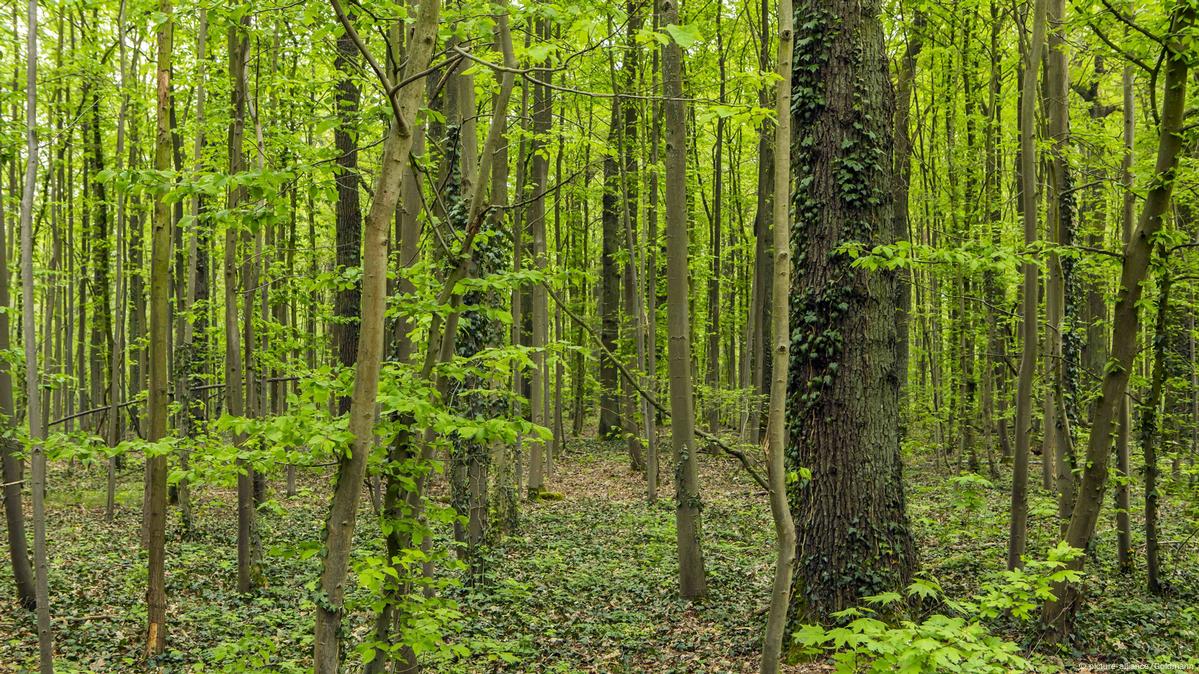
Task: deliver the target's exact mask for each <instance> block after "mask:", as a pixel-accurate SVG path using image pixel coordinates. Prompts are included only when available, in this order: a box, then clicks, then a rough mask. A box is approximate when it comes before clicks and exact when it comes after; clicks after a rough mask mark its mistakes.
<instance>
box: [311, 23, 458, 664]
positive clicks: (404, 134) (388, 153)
mask: <svg viewBox="0 0 1199 674" xmlns="http://www.w3.org/2000/svg"><path fill="white" fill-rule="evenodd" d="M333 5H334V9H335V10H336V11H337V13H338V15H339V19H341V20H342V23H343V28H345V30H346V31H347V32H349V31H351V30H352V24H350V23H349V20H348V19H345V18H343V17H344V12H343V11H342V10H341V5H340V3H339V2H338V1H337V0H333ZM440 12H441V3H440V0H420V4H419V7H418V10H417V17H416V22H415V24H414V25H413V28H412V33H411V41H410V42H409V50H408V63H407V64H406V65H405V67H404V70H403V75H404V79H403V80H401V81H407V80H409V79H412V80H414V81H415V82H419V81H420V80H421V79H422V78H421V77H420V76H418V74H423V71H424V70H425V69H426V67H427V66H428V64H429V60H430V59H431V57H432V53H433V46H434V43H435V42H436V40H437V27H438V25H439V15H440ZM390 88H391V87H390V84H389V85H388V89H390ZM421 94H422V91H421V89H420V88H419V87H416V86H413V85H412V82H409V84H408V86H406V87H404V88H401V89H399V90H398V91H396V92H395V93H394V94H389V95H390V96H391V97H392V98H391V103H392V109H393V113H392V114H393V115H394V118H393V119H392V120H391V128H390V129H389V131H388V133H387V139H386V141H385V144H384V148H383V164H382V170H381V171H380V173H379V176H378V179H377V180H376V182H375V190H374V192H375V197H374V200H373V201H372V202H371V207H370V212H369V213H368V214H367V218H366V227H365V235H364V241H365V245H366V251H367V254H366V255H365V256H363V268H362V298H361V313H360V320H359V335H358V353H357V358H356V363H357V366H356V376H355V378H354V393H353V396H352V397H351V398H350V411H349V414H350V424H349V431H350V433H351V434H352V436H353V440H352V441H351V445H350V450H349V452H348V453H346V454H342V455H341V457H340V458H339V460H338V464H337V478H336V484H335V487H334V491H333V499H332V501H331V503H330V504H329V517H328V518H327V519H326V520H325V533H324V542H323V548H324V557H323V559H322V563H321V575H320V586H319V588H320V592H321V596H320V600H319V601H318V602H317V609H316V637H315V640H314V654H313V658H314V661H315V669H316V672H317V673H318V674H334V673H335V672H337V671H339V670H340V656H339V653H340V644H339V641H338V630H339V627H340V625H341V617H342V615H341V613H342V600H343V597H344V594H345V587H344V582H345V577H346V572H347V571H348V570H349V560H350V547H351V543H352V541H353V537H354V525H355V521H356V520H357V517H358V497H359V494H360V492H361V485H362V480H363V477H364V476H365V475H366V459H367V454H368V452H369V451H370V448H371V445H372V444H374V427H375V397H376V395H377V393H378V390H379V368H380V366H381V364H382V360H383V336H384V324H383V314H384V309H385V306H386V300H387V245H388V240H389V238H390V233H391V223H392V220H393V219H394V217H395V210H396V204H397V203H398V201H399V198H400V188H401V182H402V179H403V176H404V172H405V169H406V166H407V160H408V152H409V150H411V149H412V140H413V128H414V126H413V125H414V123H415V118H416V110H417V107H418V105H419V104H420V101H421V99H422V95H421Z"/></svg>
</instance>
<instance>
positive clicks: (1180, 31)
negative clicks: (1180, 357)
mask: <svg viewBox="0 0 1199 674" xmlns="http://www.w3.org/2000/svg"><path fill="white" fill-rule="evenodd" d="M1194 24H1195V10H1194V8H1192V7H1190V6H1189V5H1179V6H1178V7H1177V8H1175V10H1174V21H1172V25H1173V26H1174V27H1175V30H1176V31H1177V33H1176V34H1177V35H1186V34H1187V32H1188V31H1189V30H1191V29H1192V27H1193V26H1194ZM1165 45H1166V46H1164V47H1163V49H1166V53H1165V54H1164V55H1163V56H1164V60H1165V68H1166V72H1165V89H1164V92H1165V93H1164V96H1163V99H1162V112H1161V126H1160V129H1161V131H1160V136H1159V138H1158V147H1157V160H1156V163H1155V166H1154V172H1153V178H1152V181H1151V182H1150V185H1149V191H1148V194H1147V195H1146V197H1145V205H1144V206H1143V207H1142V210H1141V216H1140V219H1139V220H1138V222H1137V227H1136V230H1135V231H1134V232H1133V233H1132V236H1131V237H1130V238H1129V242H1128V244H1127V245H1126V246H1125V247H1124V260H1123V264H1122V265H1121V271H1120V289H1119V292H1118V294H1117V296H1116V308H1115V312H1114V314H1113V319H1112V339H1111V345H1112V356H1111V359H1110V360H1109V366H1108V367H1107V368H1106V369H1105V373H1104V377H1103V388H1102V390H1101V393H1100V397H1099V399H1098V400H1097V401H1096V404H1095V415H1094V416H1095V418H1094V421H1093V423H1092V426H1091V435H1090V440H1089V442H1088V445H1087V453H1086V457H1085V462H1084V464H1083V465H1084V466H1085V468H1084V470H1083V474H1082V483H1081V486H1080V487H1079V490H1078V498H1077V500H1076V502H1075V505H1074V512H1073V514H1072V515H1071V517H1070V526H1069V528H1068V529H1067V531H1066V542H1067V543H1068V544H1069V545H1071V546H1072V547H1075V548H1079V549H1082V550H1085V549H1086V548H1087V546H1088V545H1089V544H1090V542H1091V537H1092V536H1093V535H1094V533H1095V523H1096V521H1097V520H1098V518H1099V510H1100V508H1101V506H1102V503H1103V493H1104V490H1105V489H1106V487H1107V482H1108V470H1107V462H1108V458H1109V456H1110V454H1111V443H1112V432H1113V431H1114V426H1115V425H1116V421H1117V420H1116V417H1117V413H1118V412H1119V409H1120V406H1121V404H1122V400H1123V399H1124V397H1125V394H1126V393H1127V390H1128V377H1129V373H1130V372H1131V371H1132V366H1133V359H1134V358H1135V356H1136V335H1137V331H1138V329H1139V327H1140V316H1139V314H1138V310H1137V304H1138V303H1139V301H1140V299H1141V283H1142V282H1143V281H1144V280H1145V276H1146V273H1147V272H1148V269H1149V258H1150V256H1151V254H1152V246H1153V239H1154V237H1155V236H1156V235H1157V233H1158V232H1159V231H1160V230H1161V227H1162V221H1163V216H1164V215H1165V213H1166V209H1167V206H1168V205H1169V203H1170V194H1171V192H1172V190H1173V187H1174V174H1175V172H1176V169H1177V167H1178V154H1179V150H1180V148H1181V146H1182V135H1181V132H1180V129H1181V128H1182V122H1183V108H1184V104H1185V102H1186V88H1187V70H1188V57H1187V53H1186V52H1185V51H1183V50H1180V49H1179V48H1178V47H1176V46H1175V43H1174V42H1173V38H1171V39H1170V40H1167V41H1166V42H1165ZM1085 561H1086V557H1085V556H1082V555H1080V556H1079V557H1078V558H1076V559H1075V560H1073V561H1072V562H1071V563H1070V566H1071V567H1072V568H1074V569H1081V568H1082V566H1083V564H1084V563H1085ZM1053 593H1054V596H1055V597H1056V599H1055V600H1053V601H1049V602H1047V603H1046V604H1045V606H1044V609H1043V610H1042V613H1041V621H1042V624H1043V625H1044V626H1045V628H1046V632H1047V637H1048V638H1049V639H1050V640H1051V641H1054V640H1060V639H1062V638H1064V637H1066V636H1068V635H1069V633H1070V631H1071V629H1072V626H1073V625H1072V623H1073V615H1074V611H1075V610H1076V608H1077V605H1078V599H1079V588H1078V587H1077V585H1074V584H1070V583H1065V582H1059V583H1056V584H1055V585H1054V587H1053Z"/></svg>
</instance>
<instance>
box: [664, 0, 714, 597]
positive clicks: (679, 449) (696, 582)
mask: <svg viewBox="0 0 1199 674" xmlns="http://www.w3.org/2000/svg"><path fill="white" fill-rule="evenodd" d="M658 7H659V11H660V13H661V15H660V17H659V20H658V24H659V25H666V26H669V25H672V24H675V25H677V24H678V23H679V8H678V4H677V3H676V0H660V2H659V5H658ZM682 73H683V49H682V47H680V46H679V44H678V43H677V42H675V41H673V40H671V41H669V42H668V43H667V44H665V45H663V46H662V91H663V94H664V95H665V96H666V100H664V101H663V102H662V110H663V116H664V118H665V122H666V166H665V169H666V298H667V301H666V311H667V320H668V322H669V325H668V326H667V327H668V333H669V337H670V343H669V349H668V357H669V360H670V418H671V424H670V428H671V436H672V446H673V450H674V461H675V500H676V502H677V508H676V510H675V525H676V529H677V546H678V555H679V593H680V594H681V595H682V596H683V598H685V599H696V598H698V597H702V596H703V595H704V593H705V592H706V590H707V581H706V578H705V573H704V556H703V549H702V547H701V544H700V541H701V531H702V519H701V502H700V487H699V469H698V464H699V461H698V458H697V456H696V454H697V453H698V450H699V448H698V447H697V446H696V444H695V406H694V402H693V400H692V393H691V381H692V380H691V337H692V336H691V316H690V313H691V312H690V301H689V296H690V294H691V292H690V287H689V284H688V279H687V249H688V241H689V238H690V237H689V234H688V231H687V229H688V227H687V220H688V217H687V213H688V211H687V194H686V190H687V121H686V114H685V113H686V111H685V109H684V105H683V100H682V97H683V78H682Z"/></svg>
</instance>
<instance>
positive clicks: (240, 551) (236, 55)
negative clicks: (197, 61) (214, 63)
mask: <svg viewBox="0 0 1199 674" xmlns="http://www.w3.org/2000/svg"><path fill="white" fill-rule="evenodd" d="M249 21H250V17H249V15H248V14H246V16H245V17H244V18H243V19H242V21H241V22H239V23H235V24H231V25H230V26H229V31H228V44H229V81H230V109H231V113H230V120H229V174H230V175H234V176H235V175H238V174H240V173H242V172H244V171H245V151H244V150H243V148H242V142H243V140H244V137H245V123H246V98H247V92H246V60H247V56H248V54H249V48H250V43H249V36H248V34H247V31H248V29H249ZM246 195H247V189H246V187H245V186H243V185H238V186H235V187H233V188H232V189H231V190H230V191H229V210H230V211H236V210H237V209H239V208H242V204H243V202H244V201H245V199H246ZM243 239H245V236H244V235H243V233H242V232H241V231H239V228H238V226H237V225H236V224H234V221H231V222H230V223H229V224H228V225H227V226H226V230H225V259H224V276H225V406H226V409H225V411H226V412H227V413H228V414H230V415H232V416H235V417H241V416H244V415H245V414H246V400H245V393H246V387H245V364H244V363H243V361H242V335H241V321H240V320H239V315H238V311H239V310H238V296H239V295H242V293H241V292H239V290H241V289H243V288H246V287H250V286H249V285H247V284H248V279H246V278H245V274H246V271H247V269H248V267H247V265H242V269H241V273H239V270H238V266H239V265H238V262H239V255H241V254H245V251H244V250H242V249H241V243H242V241H243ZM250 297H251V295H250V294H246V295H245V300H246V301H245V306H244V308H243V310H244V311H245V312H246V314H247V316H248V315H250V314H251V313H252V311H253V309H252V307H253V304H252V302H251V301H250ZM234 442H235V444H236V445H237V446H238V447H241V446H243V445H244V443H245V438H244V437H243V436H242V435H240V434H238V435H237V437H235V438H234ZM254 525H255V507H254V469H253V466H251V465H250V464H249V462H247V461H245V460H240V459H239V460H238V475H237V588H238V591H239V592H249V591H250V590H251V589H253V588H254V587H256V586H257V585H258V568H257V560H256V559H255V558H254V547H255V546H254V545H253V539H254Z"/></svg>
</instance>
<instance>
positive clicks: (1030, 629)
mask: <svg viewBox="0 0 1199 674" xmlns="http://www.w3.org/2000/svg"><path fill="white" fill-rule="evenodd" d="M567 452H568V454H567V456H566V457H564V458H562V459H560V460H559V461H557V464H556V468H555V472H554V473H553V474H552V475H551V476H550V477H549V479H548V480H547V488H548V489H551V490H553V491H554V492H559V493H561V494H562V495H563V497H564V498H563V499H562V500H538V501H537V502H535V503H527V502H526V503H522V511H521V521H520V529H519V531H518V532H517V533H516V534H514V535H512V536H509V537H508V538H507V539H505V540H504V541H502V542H500V543H498V544H496V545H493V546H491V547H489V548H487V549H486V551H485V553H484V554H485V562H484V566H483V582H482V583H480V584H478V585H476V586H474V587H466V586H464V585H463V584H462V583H460V582H457V580H458V579H459V577H460V575H461V572H460V571H447V572H444V573H449V574H451V575H452V576H453V578H450V580H454V581H455V583H454V584H453V585H452V586H451V588H450V589H449V590H448V591H447V593H446V596H447V598H448V599H451V600H453V602H454V606H453V607H452V610H453V611H456V612H460V615H457V614H455V617H453V618H452V619H450V620H449V621H448V624H449V625H450V627H451V628H452V630H453V632H452V634H453V636H452V637H451V642H450V643H451V645H452V646H453V647H454V648H452V649H450V650H447V651H444V652H440V654H438V655H436V656H434V655H426V656H424V657H425V659H426V662H427V664H428V665H429V666H428V671H430V672H439V673H440V672H445V673H446V674H456V673H467V672H471V673H473V672H491V671H510V672H559V673H566V672H595V671H600V672H655V673H662V674H671V673H678V674H682V673H684V672H687V673H690V672H712V673H716V672H751V671H756V661H757V655H758V649H759V647H760V640H761V634H762V629H763V626H764V623H765V605H766V600H767V596H768V593H769V586H770V577H771V572H772V562H773V555H774V550H773V530H772V525H771V520H770V513H769V507H768V504H767V502H766V499H765V497H764V495H763V494H761V492H760V491H759V490H758V489H757V488H756V486H755V485H753V483H752V481H751V480H750V479H749V478H748V477H747V476H745V475H744V473H742V472H741V471H740V470H739V468H738V467H737V466H736V465H735V463H733V462H731V461H729V460H728V459H727V458H725V457H719V456H711V455H706V454H705V455H702V456H701V483H702V484H704V485H705V492H704V508H703V517H704V522H703V535H704V555H705V561H706V567H707V572H708V595H707V596H706V597H705V598H704V599H703V600H701V601H698V602H694V603H692V602H686V601H681V600H679V599H678V598H677V596H676V588H677V572H678V566H677V562H676V561H675V559H674V551H675V529H674V505H673V502H672V500H671V495H672V492H671V490H670V486H669V484H668V482H669V476H670V475H671V473H670V471H669V470H668V467H667V466H663V471H662V474H663V485H662V489H661V493H660V498H659V500H658V502H657V503H655V504H653V505H649V504H647V503H646V502H645V498H644V482H643V481H642V479H641V478H640V476H638V475H636V474H634V473H632V471H631V470H630V469H629V467H628V462H627V457H626V456H625V455H624V453H623V444H621V443H600V442H595V441H572V442H569V443H567ZM140 475H141V466H140V465H138V464H136V463H134V462H131V463H130V465H129V466H128V467H127V468H126V469H125V471H124V472H123V473H122V475H121V481H120V484H119V489H118V492H117V504H118V508H117V513H116V517H115V519H114V520H113V521H112V522H111V523H110V522H106V521H105V520H104V513H103V508H104V489H103V486H104V476H103V471H102V470H100V469H98V468H96V469H92V470H90V471H87V470H84V469H82V468H79V469H76V471H75V472H74V473H68V471H67V469H66V467H65V466H60V467H58V466H56V467H55V469H54V471H53V472H52V474H51V493H50V496H49V498H48V508H49V522H48V524H49V541H50V547H49V549H50V564H51V587H50V589H51V595H52V599H53V604H52V612H53V615H54V617H55V619H54V627H55V632H56V636H57V654H58V662H57V663H56V664H57V665H58V670H59V671H62V672H72V671H86V672H128V671H143V670H144V668H145V663H144V662H143V661H141V660H140V659H139V653H140V650H141V639H142V630H143V629H144V619H145V611H144V608H143V597H144V591H145V578H146V571H145V557H144V553H143V552H142V551H141V547H140V544H139V540H138V536H139V533H138V532H139V529H140V512H139V510H140V509H139V503H140V495H141V486H140ZM906 475H907V484H908V487H907V500H908V510H909V514H910V518H911V522H912V526H913V530H914V533H915V536H916V538H917V543H918V545H917V547H918V549H919V550H920V555H921V568H922V577H925V578H929V579H935V581H936V582H937V583H938V585H939V587H940V588H941V593H942V594H941V597H942V599H941V600H939V601H940V602H941V603H938V602H933V601H930V602H925V603H924V604H922V605H921V606H920V607H919V609H918V611H917V612H916V613H915V614H914V615H913V619H914V620H915V621H916V624H917V625H920V624H922V622H923V621H926V620H928V619H929V618H930V617H933V616H936V615H941V614H946V613H948V611H947V608H946V607H947V605H949V603H950V602H955V601H958V602H960V601H965V600H967V599H968V598H969V597H971V596H975V595H977V594H978V593H979V592H980V591H983V590H984V589H985V588H984V584H985V583H987V582H988V581H993V580H994V579H995V578H996V576H997V574H999V573H1000V572H1002V570H1003V569H1004V560H1005V555H1006V540H1007V508H1008V498H1009V496H1008V488H1009V485H1008V483H1007V482H1006V481H1005V480H1002V479H1000V480H991V479H987V478H983V477H979V476H971V475H959V476H954V475H951V474H950V473H949V472H948V471H947V470H946V469H945V467H944V466H942V465H933V464H931V463H919V462H917V463H912V464H910V465H908V466H907V473H906ZM324 480H325V475H323V474H317V473H313V474H302V475H301V480H300V484H301V488H300V490H299V493H297V495H296V496H294V497H290V498H288V497H285V496H283V495H282V494H281V492H280V491H279V490H281V488H282V484H281V483H280V482H276V483H273V484H272V491H271V501H270V502H268V503H267V504H266V505H264V506H263V507H262V508H261V510H260V524H261V534H262V539H263V548H264V551H265V553H266V555H265V560H264V571H265V576H266V578H267V579H268V584H267V586H266V587H264V588H262V589H261V590H260V591H258V592H256V593H255V594H253V595H250V596H242V595H239V594H238V593H237V592H236V517H235V508H234V503H235V498H234V494H233V493H232V492H230V491H217V490H212V489H204V488H201V489H197V490H196V506H195V518H196V523H195V526H194V528H193V531H192V533H191V536H190V537H189V538H187V539H186V540H182V539H181V538H180V534H181V529H180V526H179V522H178V517H177V512H176V511H174V510H173V511H172V513H173V514H172V516H171V521H170V525H169V528H168V560H167V568H168V575H167V584H168V587H167V592H168V596H169V602H170V603H169V608H168V613H169V627H168V629H169V632H168V644H169V650H168V653H167V655H166V656H165V657H164V658H163V659H162V661H161V662H159V663H157V664H159V665H161V667H162V669H163V670H164V671H172V672H281V673H288V672H301V671H305V670H306V669H307V668H309V667H310V666H311V661H310V652H311V648H312V636H311V634H312V621H313V610H314V605H313V603H312V600H311V598H310V597H311V595H310V593H309V590H308V587H309V586H310V584H311V583H312V581H313V580H314V579H315V578H316V575H317V573H318V571H319V561H318V559H317V558H316V557H315V556H314V555H313V553H314V552H315V550H316V543H317V540H318V536H319V532H320V529H321V522H322V518H323V516H324V511H325V508H326V506H327V503H328V497H327V494H326V490H327V483H326V482H325V481H324ZM1172 490H1173V491H1172ZM1183 496H1184V494H1183V492H1182V491H1181V489H1180V488H1179V487H1178V486H1177V485H1172V486H1171V485H1167V488H1166V489H1165V490H1164V494H1163V502H1162V503H1163V512H1162V523H1163V525H1164V526H1163V531H1162V534H1161V538H1162V540H1163V541H1167V542H1169V543H1167V544H1165V545H1163V568H1164V570H1165V580H1166V581H1167V583H1168V584H1169V587H1170V593H1169V594H1167V595H1166V596H1163V597H1154V596H1151V595H1149V594H1148V593H1147V592H1146V591H1145V589H1144V588H1145V579H1144V570H1143V569H1144V566H1143V561H1142V560H1141V559H1139V558H1138V559H1137V566H1136V569H1135V570H1134V571H1133V573H1131V574H1128V575H1124V574H1120V573H1119V572H1118V570H1117V569H1116V567H1115V561H1114V557H1115V554H1114V541H1115V533H1114V525H1113V523H1112V515H1111V510H1110V509H1107V510H1105V512H1104V514H1103V518H1102V520H1101V522H1100V526H1099V532H1098V535H1097V540H1096V544H1095V548H1094V550H1093V551H1092V553H1091V554H1092V556H1091V558H1090V559H1089V560H1088V564H1087V568H1086V572H1085V577H1084V579H1083V587H1084V589H1085V592H1086V595H1087V603H1086V605H1085V607H1084V610H1083V611H1082V612H1081V613H1080V615H1079V617H1078V623H1077V637H1076V639H1075V640H1074V641H1072V642H1070V643H1068V644H1065V645H1064V646H1062V647H1060V648H1055V649H1046V648H1044V647H1041V645H1040V643H1039V641H1038V638H1037V633H1036V630H1035V628H1034V623H1033V622H1031V621H1027V620H1019V619H1017V618H1015V617H1013V616H1011V615H999V616H995V617H992V618H988V619H987V620H986V621H985V624H986V628H987V630H988V633H989V634H993V635H994V636H995V637H996V638H999V639H1002V640H1004V641H1008V642H1012V643H1014V644H1015V645H1016V648H1017V654H1018V655H1020V656H1021V657H1034V656H1033V655H1032V654H1033V652H1034V651H1037V654H1036V655H1035V658H1037V660H1036V662H1040V663H1044V664H1045V666H1047V667H1048V666H1060V667H1064V668H1065V669H1068V670H1069V669H1073V668H1075V667H1076V665H1077V664H1078V663H1159V664H1162V663H1172V664H1175V665H1177V664H1178V663H1182V664H1183V666H1185V665H1186V663H1188V662H1189V663H1192V664H1195V665H1199V661H1197V660H1196V654H1197V653H1199V608H1197V607H1199V559H1197V557H1196V549H1197V548H1199V545H1197V544H1196V538H1195V537H1192V538H1189V539H1188V537H1189V536H1193V534H1194V531H1195V527H1196V524H1195V522H1196V520H1197V519H1199V518H1197V513H1195V512H1193V511H1188V510H1187V509H1186V508H1185V507H1184V506H1183V505H1182V504H1185V503H1186V502H1187V499H1185V498H1183ZM1133 503H1134V504H1138V503H1140V494H1139V493H1137V492H1135V491H1134V493H1133ZM1136 507H1137V506H1134V508H1136ZM1132 520H1133V527H1134V547H1135V548H1136V549H1137V551H1138V554H1143V552H1142V551H1143V539H1142V536H1141V534H1140V527H1141V519H1140V514H1139V512H1134V513H1132ZM1057 527H1058V520H1057V517H1056V504H1055V502H1054V500H1053V499H1052V498H1051V496H1050V495H1049V494H1047V493H1044V492H1042V491H1041V490H1040V489H1039V488H1037V487H1034V488H1033V490H1032V495H1031V503H1030V531H1029V546H1028V552H1029V558H1030V559H1044V558H1045V557H1046V555H1047V554H1048V551H1049V550H1050V549H1051V548H1053V547H1054V546H1055V545H1056V542H1057V541H1056V535H1057ZM443 529H444V527H443ZM437 535H438V538H439V540H441V541H444V540H445V539H446V537H447V535H448V531H445V530H439V531H438V532H437ZM1187 540H1190V543H1189V544H1188V543H1185V541H1187ZM1175 542H1179V543H1177V544H1176V543H1175ZM379 545H380V544H379V529H378V524H377V520H376V519H375V518H374V516H373V514H372V513H371V510H370V505H369V501H367V500H366V499H365V498H364V503H363V511H362V514H361V517H360V518H359V528H358V534H357V541H356V545H355V558H356V559H357V560H364V559H367V558H369V557H370V556H372V555H378V554H379ZM12 597H13V589H12V580H11V576H10V575H9V574H8V572H7V570H5V572H4V573H0V672H10V671H12V672H15V671H23V670H25V669H28V668H30V667H32V666H33V665H35V664H36V652H37V649H36V638H35V634H34V631H33V620H32V615H31V614H29V613H27V612H25V611H24V610H22V609H20V608H19V607H18V606H17V604H16V602H15V601H13V598H12ZM368 601H369V595H368V593H367V592H366V591H365V590H364V589H362V588H359V587H357V586H353V585H352V587H351V591H350V594H349V605H350V607H351V611H352V612H351V615H350V617H349V619H348V621H347V625H346V629H347V634H348V635H349V641H351V642H353V643H361V641H362V640H363V637H365V636H366V634H367V630H368V628H369V624H370V612H369V606H368V605H366V602H368ZM943 627H944V623H940V622H934V623H933V624H931V625H930V629H937V630H941V631H940V632H938V634H940V635H941V636H945V634H944V631H943V630H942V629H941V628H943ZM878 634H879V635H880V636H879V638H880V639H890V638H893V636H894V635H889V634H883V633H881V632H880V633H878ZM945 638H946V639H948V641H950V642H952V640H953V639H952V634H950V635H949V636H948V637H945ZM360 662H361V657H360V652H359V651H358V650H356V649H355V648H354V647H353V646H351V647H350V648H349V649H348V654H347V667H346V671H348V672H354V671H359V670H360V669H361V664H360ZM827 662H828V661H827V660H825V659H820V660H817V661H814V662H810V663H808V664H805V665H799V666H797V668H795V669H791V670H788V671H816V670H818V669H819V668H821V667H825V666H826V664H825V663H827Z"/></svg>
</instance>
